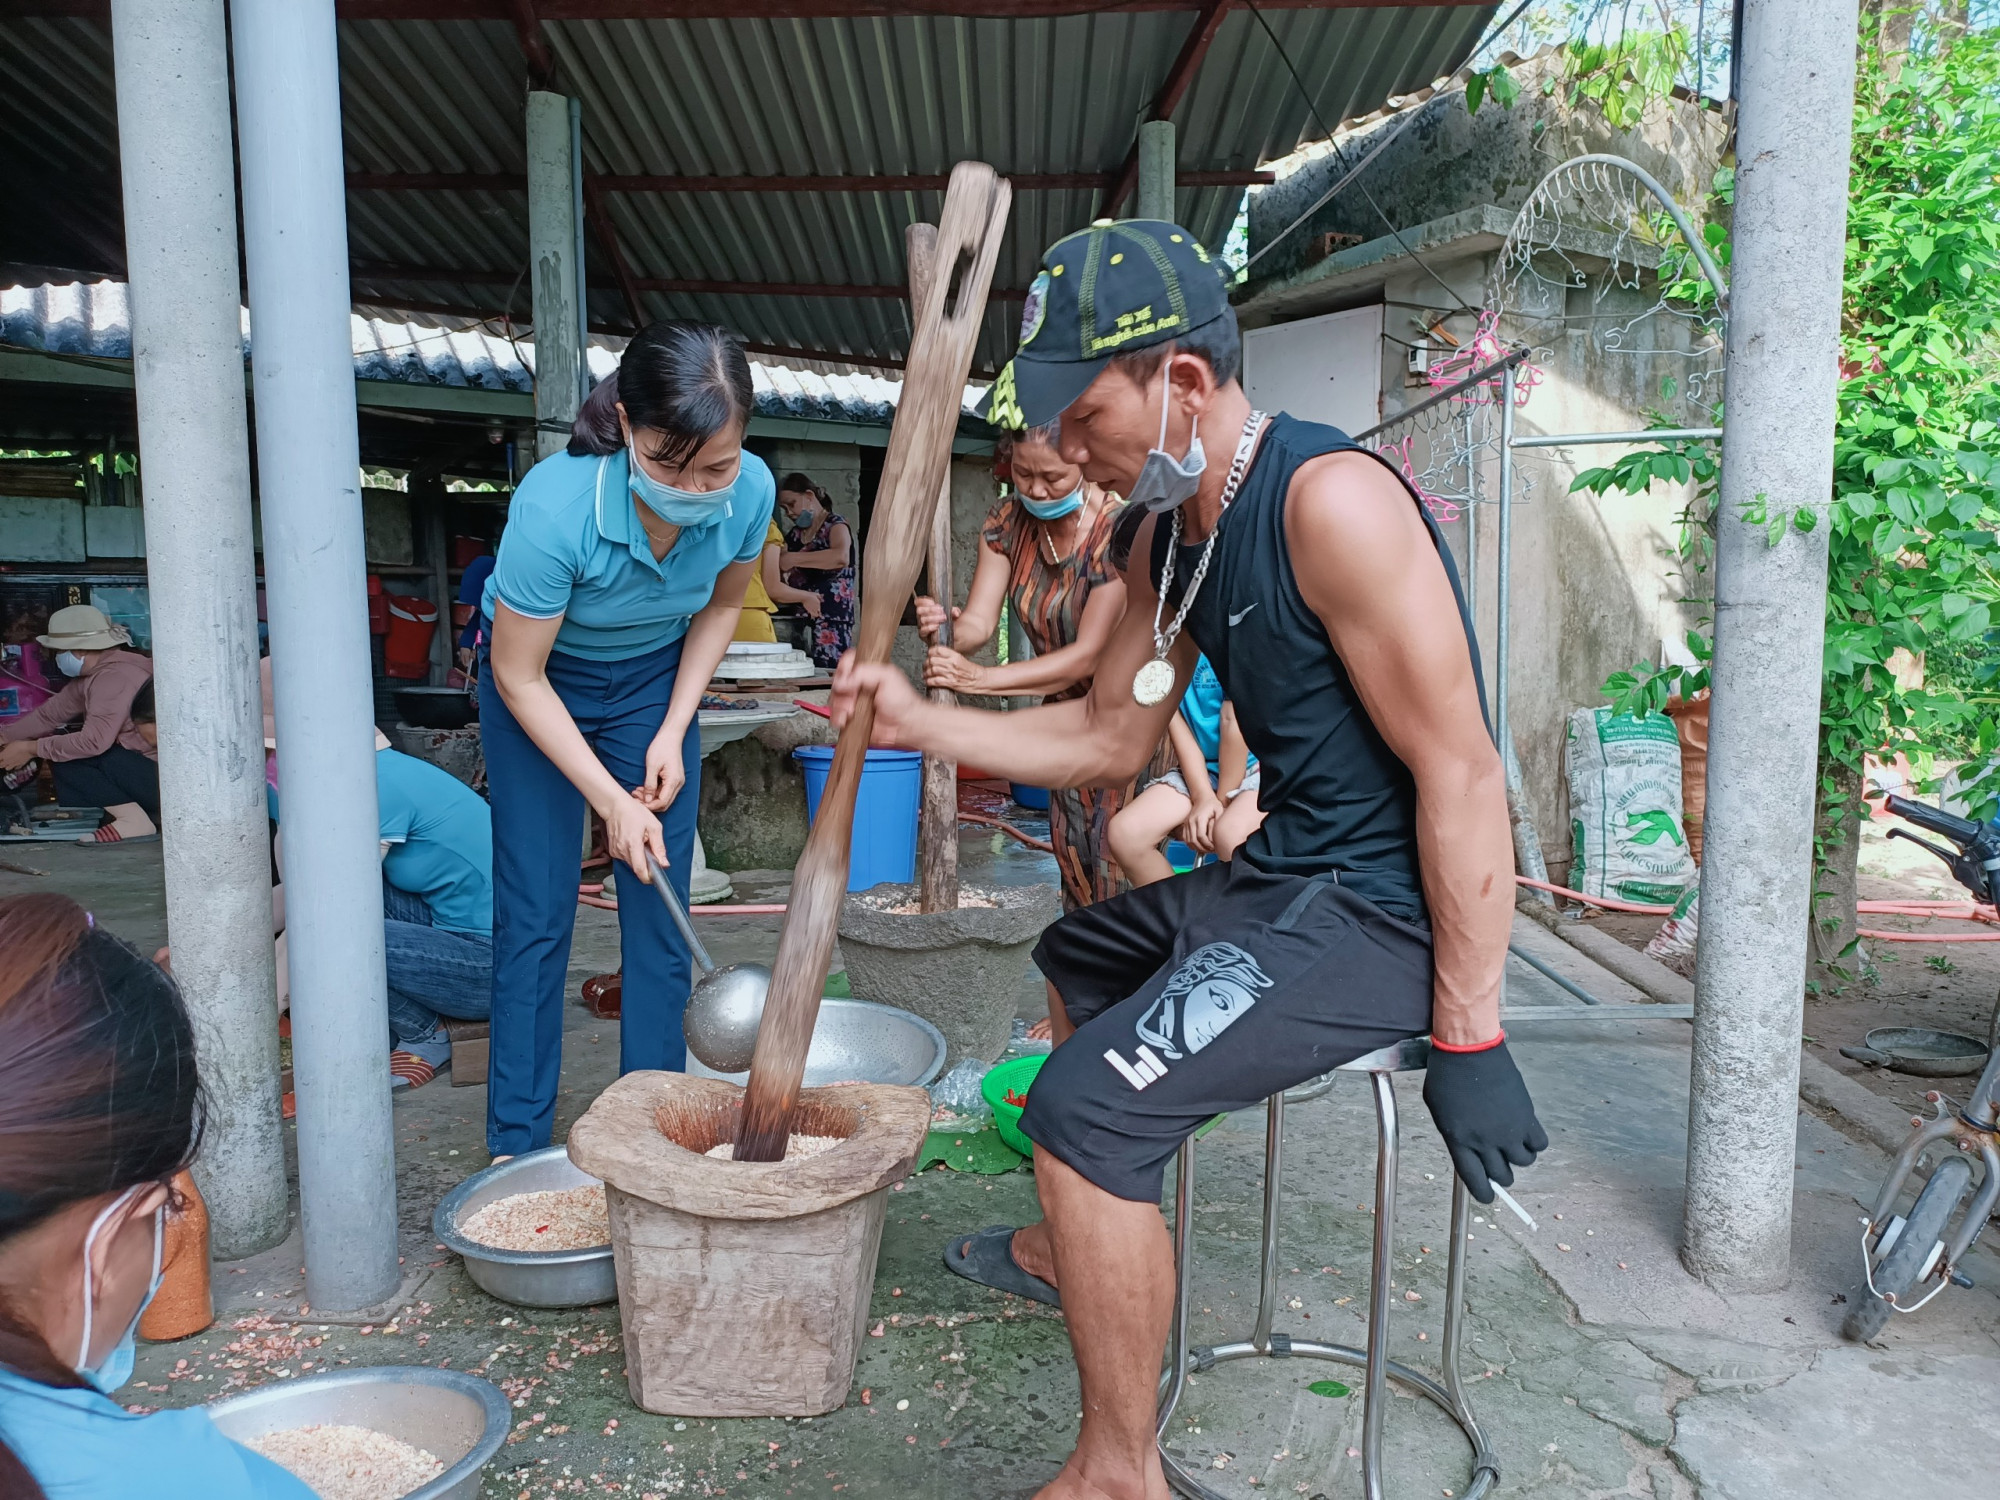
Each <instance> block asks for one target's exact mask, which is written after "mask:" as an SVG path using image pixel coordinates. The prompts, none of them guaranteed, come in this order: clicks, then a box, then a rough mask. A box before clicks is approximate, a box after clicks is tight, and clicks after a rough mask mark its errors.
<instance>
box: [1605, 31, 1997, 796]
mask: <svg viewBox="0 0 2000 1500" xmlns="http://www.w3.org/2000/svg"><path fill="white" fill-rule="evenodd" d="M1856 96H1857V102H1856V108H1855V119H1854V144H1853V155H1852V176H1851V179H1850V185H1849V202H1848V225H1847V248H1846V271H1845V290H1844V297H1843V306H1842V316H1841V376H1842V378H1841V383H1840V388H1839V405H1838V413H1837V418H1836V425H1835V440H1834V483H1833V492H1832V494H1831V495H1830V496H1828V497H1826V499H1825V501H1823V502H1816V501H1814V500H1812V499H1810V498H1807V499H1805V500H1804V502H1803V503H1800V504H1796V505H1791V506H1765V505H1761V504H1760V505H1759V506H1757V507H1754V508H1753V509H1754V512H1755V513H1751V512H1746V513H1745V515H1744V517H1743V519H1745V520H1747V521H1750V522H1752V523H1753V524H1760V525H1763V526H1764V527H1765V528H1766V532H1767V537H1768V540H1769V541H1770V544H1771V545H1773V546H1781V545H1786V542H1787V536H1788V533H1790V532H1793V531H1798V532H1810V531H1813V530H1815V529H1817V528H1819V527H1820V526H1822V525H1824V527H1825V530H1826V535H1827V545H1828V548H1829V576H1828V588H1827V619H1826V655H1825V671H1824V676H1823V679H1822V686H1821V704H1820V735H1821V766H1822V771H1823V773H1824V777H1823V785H1822V800H1823V802H1825V801H1827V800H1829V799H1831V800H1833V801H1837V800H1838V799H1839V797H1840V796H1841V795H1843V794H1842V792H1841V786H1842V785H1843V783H1844V781H1845V780H1846V779H1847V778H1844V777H1843V776H1842V775H1841V773H1842V772H1843V771H1844V772H1848V773H1853V772H1855V771H1858V769H1859V767H1860V765H1861V762H1862V760H1863V758H1864V757H1865V756H1866V755H1868V754H1870V753H1873V752H1877V751H1886V752H1893V751H1895V750H1901V751H1904V752H1906V753H1908V754H1910V756H1911V758H1912V760H1913V761H1914V762H1915V763H1917V764H1918V766H1919V769H1920V770H1927V769H1928V767H1929V765H1930V763H1931V762H1932V761H1933V760H1934V759H1935V758H1936V757H1938V756H1950V757H1954V758H1974V759H1978V760H1981V761H1988V760H1991V758H1992V752H1993V751H1994V749H1995V748H1996V746H2000V724H1996V718H1995V714H1994V708H1995V706H1996V700H2000V694H1996V692H1995V690H1994V687H1993V685H1992V682H1991V680H1990V679H1991V673H1990V672H1989V670H1988V667H1987V662H1988V659H1989V647H1988V643H1987V639H1986V637H1987V633H1988V632H1989V630H1991V629H1992V628H1993V627H1994V624H1995V619H1994V615H1995V610H1996V606H2000V534H1996V528H2000V397H1996V389H1995V382H1994V374H1995V368H1996V358H1995V351H1996V348H2000V339H1996V334H2000V37H1996V34H1995V33H1994V32H1992V31H1974V32H1972V33H1970V34H1967V35H1963V36H1959V37H1956V38H1955V39H1954V44H1953V45H1951V46H1949V47H1948V48H1947V47H1942V46H1938V45H1935V44H1931V45H1926V44H1924V43H1923V42H1922V41H1921V40H1920V44H1919V46H1918V48H1917V50H1915V51H1914V52H1912V53H1911V54H1910V55H1909V56H1908V57H1907V58H1904V59H1902V60H1901V66H1900V71H1898V72H1896V74H1895V76H1893V77H1892V76H1891V69H1890V67H1889V66H1888V65H1885V64H1884V63H1883V62H1882V60H1881V59H1880V58H1879V57H1875V56H1872V55H1869V54H1865V53H1864V55H1863V60H1862V65H1861V75H1860V78H1859V79H1858V82H1857V90H1856ZM1717 186H1718V200H1719V203H1720V204H1721V205H1722V206H1723V207H1725V208H1726V204H1727V200H1728V199H1729V197H1730V196H1731V190H1732V188H1733V183H1732V182H1730V181H1728V180H1727V179H1724V180H1722V181H1719V182H1718V185H1717ZM1708 236H1709V238H1710V240H1711V242H1712V243H1713V244H1715V245H1716V247H1717V248H1718V249H1720V250H1723V251H1725V252H1726V250H1727V236H1726V232H1725V231H1724V230H1723V228H1722V224H1721V219H1720V216H1719V215H1718V217H1717V219H1716V221H1715V222H1714V223H1711V224H1710V226H1709V228H1708ZM1682 290H1683V292H1684V294H1687V295H1698V288H1696V287H1694V286H1693V285H1691V284H1690V285H1685V286H1684V287H1683V288H1682ZM1704 446H1705V445H1688V444H1679V445H1675V446H1674V447H1673V448H1671V449H1668V448H1661V449H1653V450H1646V451H1644V452H1641V453H1635V454H1632V455H1629V456H1628V457H1626V458H1625V459H1622V460H1620V462H1619V463H1618V464H1616V465H1612V466H1609V467H1607V468H1604V469H1596V470H1592V471H1589V472H1588V473H1586V474H1583V475H1581V476H1579V478H1578V480H1577V481H1576V485H1575V486H1574V487H1575V488H1578V489H1587V490H1593V491H1596V492H1599V493H1615V492H1626V493H1636V492H1639V491H1642V490H1644V489H1645V488H1647V487H1648V486H1649V485H1650V484H1651V483H1653V482H1654V481H1655V480H1659V479H1685V478H1693V479H1694V480H1695V481H1696V488H1697V493H1696V503H1695V504H1694V505H1693V506H1692V507H1690V511H1689V515H1688V517H1687V522H1688V525H1689V526H1690V527H1692V528H1693V529H1694V530H1695V531H1696V532H1702V531H1712V526H1713V520H1712V514H1711V512H1710V510H1709V508H1708V507H1709V505H1710V504H1712V499H1713V480H1714V477H1715V460H1714V458H1713V456H1712V454H1709V455H1705V454H1704V453H1702V452H1701V451H1700V450H1701V449H1702V448H1703V447H1704ZM1684 540H1685V539H1684ZM1683 555H1684V557H1692V558H1693V559H1694V565H1693V572H1694V573H1695V574H1696V575H1698V574H1699V573H1700V572H1703V571H1705V568H1706V562H1705V556H1706V552H1705V548H1704V547H1703V546H1702V545H1701V544H1700V542H1699V539H1696V540H1695V541H1694V542H1693V543H1691V544H1688V545H1684V547H1683ZM1689 597H1690V598H1694V599H1699V598H1701V597H1702V593H1701V590H1700V589H1699V588H1697V589H1694V590H1692V591H1691V592H1690V594H1689ZM1697 641H1698V649H1697V652H1696V654H1697V656H1699V657H1700V658H1701V659H1702V662H1703V665H1702V667H1701V668H1699V669H1696V670H1697V671H1698V672H1699V673H1700V674H1701V675H1700V677H1699V678H1698V679H1697V677H1696V676H1695V674H1694V673H1692V672H1684V671H1683V670H1682V669H1679V668H1667V669H1665V670H1655V669H1653V668H1651V667H1650V666H1647V665H1644V664H1641V665H1640V666H1637V667H1635V668H1633V669H1632V671H1630V672H1627V673H1620V674H1617V676H1615V677H1614V678H1613V679H1612V680H1611V681H1610V682H1608V683H1607V684H1606V689H1607V691H1608V692H1610V693H1611V694H1612V695H1613V697H1614V699H1615V701H1616V702H1617V703H1618V705H1619V706H1620V707H1621V708H1626V709H1631V710H1640V709H1643V708H1645V707H1651V706H1655V704H1656V703H1657V702H1660V701H1664V699H1665V697H1666V694H1667V692H1668V691H1669V690H1674V689H1687V690H1692V689H1695V688H1698V687H1700V686H1701V685H1703V682H1704V681H1705V671H1706V655H1707V652H1706V649H1705V647H1706V641H1705V640H1699V638H1697ZM1899 649H1900V650H1907V651H1909V652H1911V653H1923V654H1925V655H1926V658H1927V667H1928V666H1929V665H1930V664H1931V663H1933V662H1934V663H1935V669H1934V670H1930V671H1929V672H1928V675H1927V679H1926V685H1925V686H1924V687H1922V688H1905V687H1901V686H1899V685H1898V684H1897V682H1896V680H1895V676H1894V674H1893V673H1892V671H1891V669H1890V659H1891V657H1892V656H1894V655H1895V654H1896V653H1897V651H1898V650H1899ZM1984 783H1985V784H1983V785H1982V786H1981V787H1980V788H1979V790H1978V792H1977V794H1976V795H1975V796H1974V799H1973V800H1974V801H1979V800H1981V798H1983V799H1984V800H1985V803H1986V810H1985V813H1984V814H1983V815H1986V816H1990V815H1991V813H1992V811H1993V808H1994V806H1995V803H1996V800H2000V799H1996V797H1995V795H1994V793H1995V792H1996V791H2000V784H1996V783H2000V778H1995V777H1993V776H1992V775H1990V774H1989V775H1987V776H1986V777H1985V778H1984Z"/></svg>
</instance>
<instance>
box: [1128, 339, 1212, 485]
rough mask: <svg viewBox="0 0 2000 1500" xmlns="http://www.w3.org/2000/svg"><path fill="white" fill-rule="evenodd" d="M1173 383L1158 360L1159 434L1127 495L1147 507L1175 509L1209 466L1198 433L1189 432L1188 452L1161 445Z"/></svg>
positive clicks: (1163, 440) (1164, 434) (1164, 440)
mask: <svg viewBox="0 0 2000 1500" xmlns="http://www.w3.org/2000/svg"><path fill="white" fill-rule="evenodd" d="M1172 390H1173V386H1172V383H1171V382H1170V381H1169V380H1168V379H1167V365H1166V361H1164V360H1162V361H1161V364H1160V436H1159V441H1158V442H1156V443H1154V445H1153V447H1152V448H1151V449H1150V450H1149V451H1148V452H1147V454H1146V462H1145V464H1144V466H1143V467H1141V468H1140V470H1139V477H1138V478H1137V479H1136V480H1135V481H1133V484H1132V493H1131V494H1130V495H1129V496H1128V497H1127V498H1128V499H1129V500H1130V501H1131V502H1132V504H1134V505H1143V506H1145V507H1146V509H1147V510H1150V511H1155V512H1158V511H1166V510H1174V509H1176V508H1177V507H1179V506H1181V505H1184V504H1186V503H1187V502H1188V500H1190V499H1191V498H1193V495H1194V492H1195V491H1196V490H1198V489H1200V488H1201V476H1202V474H1203V473H1204V472H1206V470H1207V469H1208V455H1207V454H1206V453H1205V452H1203V451H1202V446H1201V434H1200V433H1199V432H1190V433H1189V434H1188V449H1187V454H1186V456H1185V457H1183V458H1179V459H1176V458H1175V457H1174V456H1173V455H1172V454H1171V453H1168V452H1167V451H1166V450H1165V448H1164V447H1163V446H1162V445H1163V444H1164V443H1165V442H1166V440H1167V414H1168V399H1169V397H1170V395H1171V394H1172Z"/></svg>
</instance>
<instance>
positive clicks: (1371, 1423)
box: [1361, 1073, 1398, 1500]
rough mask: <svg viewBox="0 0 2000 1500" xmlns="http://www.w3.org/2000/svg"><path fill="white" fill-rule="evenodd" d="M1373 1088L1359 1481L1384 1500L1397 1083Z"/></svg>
mask: <svg viewBox="0 0 2000 1500" xmlns="http://www.w3.org/2000/svg"><path fill="white" fill-rule="evenodd" d="M1368 1081H1369V1082H1370V1083H1371V1084H1373V1085H1374V1088H1375V1153H1376V1154H1375V1256H1374V1261H1373V1263H1372V1265H1371V1267H1370V1271H1369V1274H1370V1277H1371V1278H1372V1279H1371V1280H1370V1283H1369V1287H1368V1363H1367V1366H1366V1375H1365V1379H1364V1383H1363V1387H1362V1391H1363V1395H1362V1401H1363V1405H1362V1408H1361V1481H1362V1488H1363V1492H1364V1493H1365V1494H1366V1496H1367V1500H1382V1416H1383V1412H1384V1410H1385V1408H1386V1407H1387V1405H1388V1398H1389V1383H1388V1369H1389V1278H1390V1276H1391V1274H1392V1271H1393V1268H1392V1266H1391V1264H1390V1251H1391V1245H1392V1241H1393V1239H1394V1236H1395V1229H1396V1155H1397V1145H1398V1131H1397V1121H1396V1083H1395V1079H1394V1077H1393V1076H1392V1075H1390V1074H1388V1073H1370V1074H1369V1075H1368Z"/></svg>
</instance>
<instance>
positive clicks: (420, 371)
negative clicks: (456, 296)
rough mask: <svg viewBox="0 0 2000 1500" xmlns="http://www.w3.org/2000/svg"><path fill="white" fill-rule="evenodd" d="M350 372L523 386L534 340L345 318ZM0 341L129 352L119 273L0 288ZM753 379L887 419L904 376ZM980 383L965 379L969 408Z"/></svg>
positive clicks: (603, 363) (766, 368) (868, 419)
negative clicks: (350, 348) (94, 278)
mask: <svg viewBox="0 0 2000 1500" xmlns="http://www.w3.org/2000/svg"><path fill="white" fill-rule="evenodd" d="M352 339H353V347H354V378H355V379H357V380H384V381H393V382H396V383H398V384H402V385H443V386H457V387H461V388H469V389H473V390H487V391H514V392H523V393H525V392H531V391H533V389H534V368H535V345H534V341H533V340H532V339H513V338H508V337H506V336H505V335H503V334H497V333H491V332H488V331H486V330H485V329H481V328H437V327H430V326H426V325H424V324H419V323H408V322H399V321H390V320H387V319H383V318H370V317H364V316H363V315H361V314H359V313H356V314H355V315H354V317H353V321H352ZM0 344H5V345H11V346H13V347H15V348H18V349H35V350H39V351H41V352H43V353H47V354H68V355H78V356H84V357H88V358H94V359H117V360H129V359H130V358H131V357H132V309H131V300H130V298H129V296H128V295H127V290H126V286H125V284H124V283H123V282H120V281H99V282H75V283H68V284H55V285H47V286H38V287H0ZM243 353H244V357H245V358H248V357H249V354H250V315H249V313H248V312H247V311H245V312H244V313H243ZM617 368H618V341H615V340H613V341H602V342H593V344H592V346H591V349H590V373H591V376H592V378H593V379H596V380H602V379H603V378H604V377H605V376H606V375H608V374H610V373H611V372H612V371H613V370H615V369H617ZM750 377H751V385H752V387H753V389H754V390H755V392H756V405H757V410H756V414H757V415H758V416H760V417H792V418H803V419H806V420H811V421H821V422H849V423H857V424H862V425H867V426H887V425H888V424H889V422H890V421H891V420H892V419H893V418H894V416H895V412H896V401H897V398H898V397H899V396H900V395H901V394H902V382H901V381H899V380H885V379H882V378H881V377H879V376H875V375H866V374H840V373H828V372H822V371H817V370H805V369H799V368H797V367H795V366H793V365H786V364H778V363H775V362H772V361H767V360H762V359H757V358H754V357H753V358H752V359H751V361H750ZM980 393H981V388H980V387H977V386H968V387H967V388H966V392H965V401H964V406H965V408H966V409H967V410H970V409H971V407H972V404H973V402H974V401H975V400H976V399H977V397H978V396H979V394H980Z"/></svg>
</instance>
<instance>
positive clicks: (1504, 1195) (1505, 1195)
mask: <svg viewBox="0 0 2000 1500" xmlns="http://www.w3.org/2000/svg"><path fill="white" fill-rule="evenodd" d="M1490 1186H1491V1187H1492V1189H1493V1196H1494V1197H1496V1198H1498V1199H1499V1200H1500V1201H1501V1202H1502V1203H1504V1204H1506V1205H1507V1206H1508V1207H1509V1208H1511V1209H1513V1210H1514V1212H1515V1213H1517V1214H1519V1215H1520V1217H1521V1222H1522V1223H1523V1224H1526V1225H1527V1226H1528V1227H1529V1228H1530V1229H1539V1228H1541V1226H1540V1225H1539V1224H1537V1223H1536V1222H1535V1221H1534V1220H1533V1219H1532V1218H1530V1217H1529V1216H1528V1211H1527V1210H1526V1209H1525V1208H1523V1207H1521V1205H1520V1204H1518V1203H1516V1202H1515V1201H1514V1195H1513V1194H1512V1193H1510V1192H1508V1191H1507V1190H1506V1189H1505V1188H1503V1187H1502V1186H1500V1184H1499V1183H1497V1182H1495V1183H1491V1184H1490Z"/></svg>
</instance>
